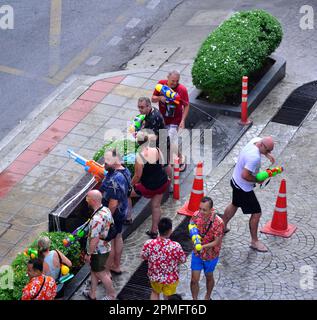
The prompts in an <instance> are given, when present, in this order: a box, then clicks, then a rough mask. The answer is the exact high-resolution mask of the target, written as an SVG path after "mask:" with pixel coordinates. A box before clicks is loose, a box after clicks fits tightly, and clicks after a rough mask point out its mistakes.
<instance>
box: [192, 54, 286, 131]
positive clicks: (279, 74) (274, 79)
mask: <svg viewBox="0 0 317 320" xmlns="http://www.w3.org/2000/svg"><path fill="white" fill-rule="evenodd" d="M269 59H271V60H272V62H273V65H272V66H271V67H270V69H269V70H268V71H267V72H266V73H265V74H264V76H263V77H262V78H261V79H260V81H259V82H258V83H257V84H256V86H255V87H254V88H253V90H252V91H251V92H249V95H248V114H249V115H250V114H251V113H252V112H253V111H254V110H255V108H256V107H257V106H258V105H259V104H260V103H261V101H262V100H263V99H264V98H265V97H266V96H267V95H268V94H269V92H270V91H271V90H272V89H273V88H274V87H275V86H276V84H277V83H278V82H279V81H280V80H282V79H283V78H284V77H285V72H286V61H285V59H283V58H282V57H279V56H276V55H271V56H270V57H269ZM201 93H202V91H201V90H198V89H194V90H193V91H192V92H191V94H190V97H189V100H190V104H191V105H192V106H193V107H194V108H192V109H193V110H192V112H191V113H190V115H189V117H188V118H189V120H188V125H189V126H190V127H193V126H194V125H195V123H196V121H197V119H196V118H197V116H196V115H195V109H199V110H201V111H203V112H206V113H207V114H210V115H211V116H215V115H216V114H218V113H220V114H224V115H230V116H234V117H239V118H240V116H241V105H239V106H232V105H225V104H217V103H211V102H208V101H205V100H202V99H199V96H200V94H201Z"/></svg>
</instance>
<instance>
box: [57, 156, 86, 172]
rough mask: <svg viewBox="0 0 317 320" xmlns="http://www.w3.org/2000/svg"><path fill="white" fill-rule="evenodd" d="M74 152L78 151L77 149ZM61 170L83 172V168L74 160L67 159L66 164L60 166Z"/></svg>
mask: <svg viewBox="0 0 317 320" xmlns="http://www.w3.org/2000/svg"><path fill="white" fill-rule="evenodd" d="M74 151H75V152H76V153H78V150H74ZM62 169H63V170H66V171H71V172H79V173H82V174H84V172H85V171H84V168H83V166H81V165H80V164H78V163H77V162H75V161H74V160H69V161H68V162H66V164H65V165H64V166H63V167H62Z"/></svg>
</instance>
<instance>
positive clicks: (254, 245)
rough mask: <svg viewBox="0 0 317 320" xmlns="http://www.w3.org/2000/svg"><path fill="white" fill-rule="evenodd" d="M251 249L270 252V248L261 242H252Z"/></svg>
mask: <svg viewBox="0 0 317 320" xmlns="http://www.w3.org/2000/svg"><path fill="white" fill-rule="evenodd" d="M250 248H251V249H253V250H256V251H258V252H268V248H267V247H266V246H265V245H264V244H263V243H262V242H261V241H260V240H258V241H255V242H251V245H250Z"/></svg>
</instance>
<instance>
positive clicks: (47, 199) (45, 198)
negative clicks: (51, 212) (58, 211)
mask: <svg viewBox="0 0 317 320" xmlns="http://www.w3.org/2000/svg"><path fill="white" fill-rule="evenodd" d="M61 197H63V196H56V195H51V194H46V193H44V192H41V193H40V194H38V195H36V196H34V197H33V198H32V199H31V200H30V202H29V203H30V204H32V205H35V206H41V207H46V208H51V209H53V208H54V207H55V206H56V204H57V203H58V201H59V200H60V199H61Z"/></svg>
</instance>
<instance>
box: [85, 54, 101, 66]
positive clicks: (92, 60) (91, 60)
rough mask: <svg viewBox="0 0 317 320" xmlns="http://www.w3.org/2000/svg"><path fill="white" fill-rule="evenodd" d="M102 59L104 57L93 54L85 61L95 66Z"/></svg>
mask: <svg viewBox="0 0 317 320" xmlns="http://www.w3.org/2000/svg"><path fill="white" fill-rule="evenodd" d="M101 59H102V57H99V56H92V57H90V58H89V59H88V60H87V61H86V62H85V64H87V66H95V65H96V64H97V63H98V62H99V61H100V60H101Z"/></svg>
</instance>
